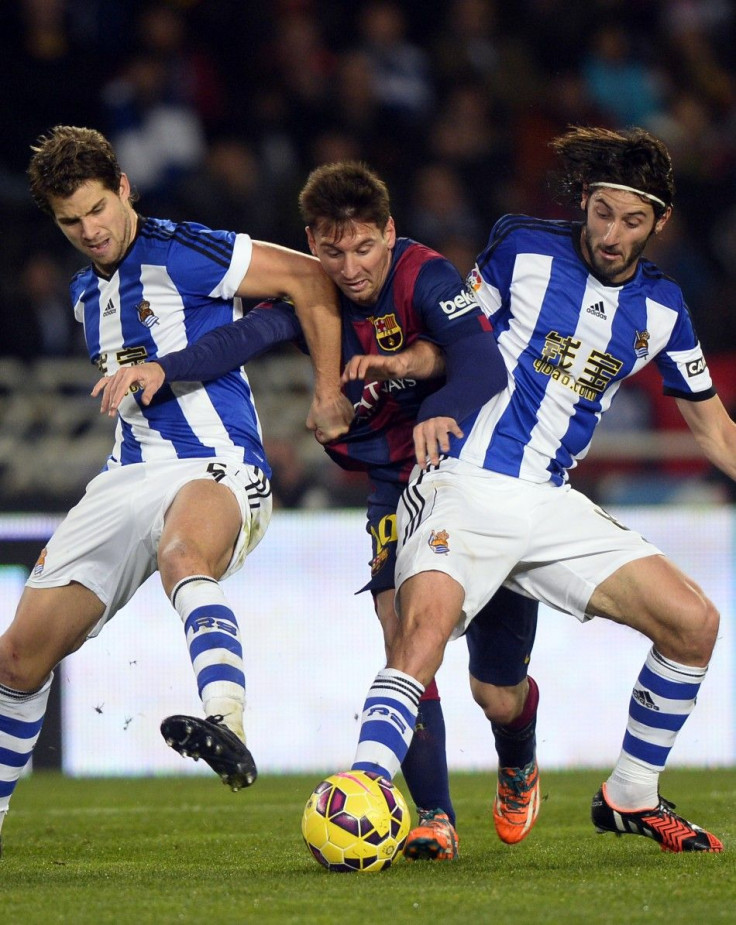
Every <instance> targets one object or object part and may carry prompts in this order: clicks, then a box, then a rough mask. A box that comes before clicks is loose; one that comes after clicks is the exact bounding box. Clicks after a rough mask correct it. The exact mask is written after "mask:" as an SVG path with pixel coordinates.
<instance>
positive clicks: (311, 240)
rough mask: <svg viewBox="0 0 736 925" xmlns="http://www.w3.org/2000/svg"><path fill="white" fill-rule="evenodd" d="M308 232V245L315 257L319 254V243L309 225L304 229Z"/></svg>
mask: <svg viewBox="0 0 736 925" xmlns="http://www.w3.org/2000/svg"><path fill="white" fill-rule="evenodd" d="M304 230H305V231H306V233H307V245H308V246H309V251H310V253H311V254H312V256H313V257H316V256H317V245H316V243H315V241H314V235H313V234H312V229H311V228H310V227H309V225H307V227H306V228H305V229H304Z"/></svg>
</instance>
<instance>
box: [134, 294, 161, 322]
mask: <svg viewBox="0 0 736 925" xmlns="http://www.w3.org/2000/svg"><path fill="white" fill-rule="evenodd" d="M136 311H137V312H138V320H139V321H140V323H141V324H145V326H146V327H147V328H152V327H153V326H154V324H158V318H157V317H156V315H154V314H153V309H152V308H151V303H150V302H146V300H145V299H144V300H143V301H142V302H141V304H140V305H139V306H138V307H137V308H136Z"/></svg>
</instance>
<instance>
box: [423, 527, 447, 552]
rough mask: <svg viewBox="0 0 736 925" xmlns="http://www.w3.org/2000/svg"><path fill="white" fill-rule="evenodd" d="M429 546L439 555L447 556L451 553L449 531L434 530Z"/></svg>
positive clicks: (428, 541) (428, 542)
mask: <svg viewBox="0 0 736 925" xmlns="http://www.w3.org/2000/svg"><path fill="white" fill-rule="evenodd" d="M427 545H428V546H429V548H430V549H431V550H432V552H436V553H437V554H438V555H446V554H447V553H448V552H449V551H450V534H449V533H448V532H447V530H433V531H432V533H431V534H430V537H429V539H428V540H427Z"/></svg>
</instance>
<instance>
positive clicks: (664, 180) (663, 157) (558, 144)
mask: <svg viewBox="0 0 736 925" xmlns="http://www.w3.org/2000/svg"><path fill="white" fill-rule="evenodd" d="M550 147H551V148H552V149H553V150H554V152H555V153H556V154H557V156H558V157H559V159H560V161H561V169H560V171H559V173H557V174H555V175H554V176H553V178H552V187H553V191H554V193H555V194H556V197H557V198H558V200H559V201H563V202H568V203H571V204H572V205H578V204H579V203H580V198H581V196H582V194H583V193H584V192H585V191H586V190H587V189H588V188H589V185H590V184H591V183H602V184H605V183H606V181H608V182H609V183H612V184H617V185H621V186H625V187H628V188H631V189H632V190H635V191H640V192H642V193H645V194H647V197H648V196H656V198H657V199H659V200H661V202H663V203H664V205H661V204H660V203H658V202H654V201H652V200H651V199H649V200H648V201H649V202H651V204H652V206H653V208H654V213H655V215H657V216H659V215H661V214H662V213H663V212H664V211H665V209H666V208H667V207H668V206H671V205H672V200H673V198H674V195H675V181H674V172H673V169H672V161H671V159H670V155H669V152H668V150H667V148H666V146H665V144H664V143H663V142H662V141H660V140H659V139H658V138H655V136H654V135H652V134H650V133H649V132H647V131H646V130H645V129H643V128H638V127H633V128H628V129H625V130H623V131H612V130H610V129H606V128H590V127H583V126H570V127H569V129H568V131H567V132H565V133H564V134H563V135H559V136H558V137H557V138H554V139H553V140H552V141H551V142H550Z"/></svg>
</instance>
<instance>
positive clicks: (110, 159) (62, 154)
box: [27, 125, 122, 215]
mask: <svg viewBox="0 0 736 925" xmlns="http://www.w3.org/2000/svg"><path fill="white" fill-rule="evenodd" d="M31 151H33V156H32V157H31V161H30V164H29V165H28V171H27V173H28V179H29V181H30V190H31V196H32V197H33V201H34V202H35V203H36V205H37V206H38V207H39V209H41V210H42V211H43V212H45V213H46V214H47V215H53V211H52V209H51V206H50V205H49V198H50V197H51V196H54V197H60V198H62V199H66V198H67V197H69V196H72V195H73V194H74V193H75V192H76V191H77V190H78V189H79V187H80V186H81V185H82V184H83V183H86V182H87V181H89V180H99V181H100V182H101V183H102V185H103V187H104V188H105V189H109V190H112V191H113V192H115V193H117V191H118V190H119V189H120V177H121V175H122V171H121V170H120V165H119V164H118V159H117V157H116V156H115V152H114V151H113V149H112V145H111V144H110V142H109V141H108V140H107V138H105V136H104V135H103V134H102V133H101V132H98V131H97V130H96V129H92V128H79V127H77V126H74V125H56V126H54V128H52V129H51V131H50V132H49V134H48V135H41V136H39V138H38V139H37V141H36V144H35V145H33V146H31Z"/></svg>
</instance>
